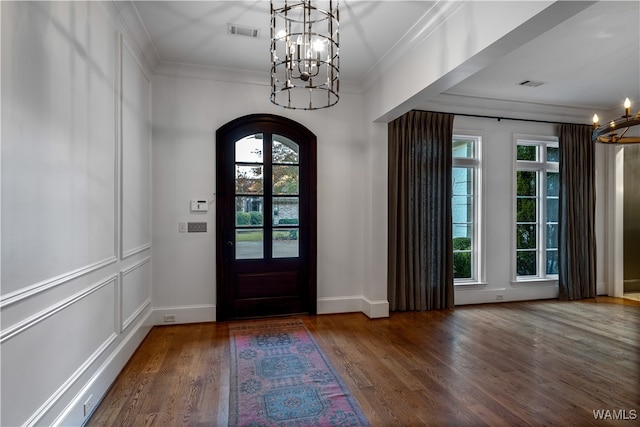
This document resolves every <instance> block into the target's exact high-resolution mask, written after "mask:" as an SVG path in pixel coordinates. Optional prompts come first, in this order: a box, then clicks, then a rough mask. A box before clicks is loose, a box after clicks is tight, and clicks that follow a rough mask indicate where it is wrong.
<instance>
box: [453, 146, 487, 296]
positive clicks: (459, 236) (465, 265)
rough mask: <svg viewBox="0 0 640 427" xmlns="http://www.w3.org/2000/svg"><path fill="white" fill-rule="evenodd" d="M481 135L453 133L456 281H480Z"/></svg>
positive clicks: (454, 263) (454, 270) (454, 258)
mask: <svg viewBox="0 0 640 427" xmlns="http://www.w3.org/2000/svg"><path fill="white" fill-rule="evenodd" d="M480 143H481V138H480V137H479V136H467V135H453V165H452V166H453V170H452V189H453V191H452V199H451V206H452V228H453V277H454V284H456V285H457V284H469V283H477V282H478V281H479V280H480V250H479V248H480V227H479V222H480V221H479V219H480V214H479V213H480V152H481V151H480Z"/></svg>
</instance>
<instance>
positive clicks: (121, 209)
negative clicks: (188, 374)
mask: <svg viewBox="0 0 640 427" xmlns="http://www.w3.org/2000/svg"><path fill="white" fill-rule="evenodd" d="M0 7H1V15H2V16H1V18H2V34H1V36H2V169H1V172H2V173H1V178H2V180H1V182H2V198H1V206H2V228H1V233H2V238H1V245H2V246H1V249H2V250H1V260H2V262H1V272H2V277H1V293H0V305H1V312H0V315H1V321H2V323H1V326H2V328H1V332H0V343H1V344H0V345H1V352H2V362H1V363H2V369H1V370H2V379H1V390H2V395H1V402H0V406H1V407H2V414H1V419H0V424H1V425H6V426H13V425H22V424H27V425H50V424H63V425H80V424H81V423H82V422H83V421H84V420H85V419H86V416H85V413H84V412H85V411H84V408H83V404H84V403H85V402H87V401H89V402H90V405H89V406H90V408H89V409H92V408H93V407H95V404H97V403H98V401H99V399H100V398H101V396H102V395H103V394H104V392H105V391H106V389H107V388H108V386H109V385H110V384H111V382H112V381H113V380H114V379H115V377H116V375H117V374H118V372H119V371H120V369H121V368H122V366H124V363H126V361H127V360H128V358H129V357H130V355H131V354H132V352H133V351H134V350H135V348H136V347H137V346H138V344H139V343H140V342H141V340H142V338H143V337H144V336H145V335H146V333H147V332H148V330H149V328H150V317H151V316H150V314H151V265H152V263H151V250H150V248H151V229H150V221H149V216H150V193H151V192H150V185H151V169H150V167H151V163H150V161H151V139H150V138H151V127H150V114H151V108H150V95H151V92H150V90H151V83H150V79H149V73H148V72H147V71H146V68H145V67H144V65H143V64H142V63H139V62H138V61H137V60H136V57H138V54H137V53H135V49H133V48H132V47H131V45H130V44H129V43H128V42H126V41H125V39H123V38H121V36H120V31H123V26H122V25H121V24H120V21H119V17H118V14H117V12H116V11H115V9H113V5H111V4H108V3H106V4H102V3H97V2H86V3H85V2H70V3H67V2H39V3H36V2H15V3H14V2H4V1H3V2H1V5H0Z"/></svg>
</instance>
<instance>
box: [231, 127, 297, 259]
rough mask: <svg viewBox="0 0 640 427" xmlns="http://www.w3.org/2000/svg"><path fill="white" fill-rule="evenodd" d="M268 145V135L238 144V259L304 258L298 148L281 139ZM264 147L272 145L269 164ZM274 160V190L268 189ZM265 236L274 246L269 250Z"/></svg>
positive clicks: (236, 152) (292, 143) (236, 154)
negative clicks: (267, 178) (267, 173)
mask: <svg viewBox="0 0 640 427" xmlns="http://www.w3.org/2000/svg"><path fill="white" fill-rule="evenodd" d="M266 142H267V144H265V140H264V135H263V134H255V135H250V136H247V137H244V138H242V139H240V140H238V141H237V142H236V143H235V166H236V177H235V198H236V225H235V227H236V231H235V240H236V259H261V258H264V257H271V258H297V257H298V256H299V252H300V249H299V240H298V239H299V235H300V230H299V204H300V201H299V196H298V190H299V158H298V144H297V143H295V142H293V141H291V140H290V139H289V138H286V137H284V136H282V135H273V137H272V139H271V141H266ZM268 142H270V144H268ZM263 145H270V146H271V147H270V148H271V155H270V158H267V162H266V164H265V156H264V148H263ZM269 161H270V163H271V164H270V169H271V174H270V178H271V179H270V181H271V185H270V186H265V176H264V173H265V171H266V170H267V169H269ZM265 216H266V217H265ZM265 221H268V222H269V224H270V226H271V232H270V233H265ZM265 236H270V239H271V242H270V244H267V245H265Z"/></svg>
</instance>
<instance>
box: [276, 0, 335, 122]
mask: <svg viewBox="0 0 640 427" xmlns="http://www.w3.org/2000/svg"><path fill="white" fill-rule="evenodd" d="M274 3H277V6H276V5H274ZM315 3H316V5H314V4H312V0H296V1H288V0H284V2H283V1H282V0H271V1H270V4H271V96H270V100H271V102H272V103H274V104H276V105H279V106H281V107H284V108H289V109H294V110H318V109H321V108H327V107H331V106H333V105H335V104H336V103H337V102H338V100H339V99H340V96H339V90H340V80H339V75H340V72H339V69H340V34H339V19H340V13H339V10H338V0H327V1H323V2H322V3H323V5H326V6H327V7H326V8H321V7H318V6H317V3H320V2H319V1H318V0H316V1H315Z"/></svg>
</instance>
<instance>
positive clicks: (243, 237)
mask: <svg viewBox="0 0 640 427" xmlns="http://www.w3.org/2000/svg"><path fill="white" fill-rule="evenodd" d="M263 241H264V232H263V231H262V230H261V229H248V230H246V229H245V230H242V229H236V259H260V258H263V257H264V245H263Z"/></svg>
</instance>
